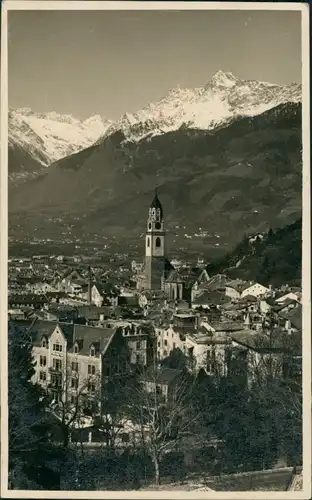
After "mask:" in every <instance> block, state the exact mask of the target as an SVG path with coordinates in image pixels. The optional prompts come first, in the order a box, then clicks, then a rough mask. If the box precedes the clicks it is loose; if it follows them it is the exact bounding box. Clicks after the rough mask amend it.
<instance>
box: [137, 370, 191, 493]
mask: <svg viewBox="0 0 312 500" xmlns="http://www.w3.org/2000/svg"><path fill="white" fill-rule="evenodd" d="M161 369H162V368H161V367H158V366H156V364H154V365H153V366H152V367H150V368H149V378H148V382H147V384H145V383H144V382H143V383H142V386H141V388H140V389H139V390H138V391H136V394H135V395H134V396H135V410H136V411H135V415H134V418H135V421H136V422H137V423H138V424H139V426H140V429H141V445H142V447H143V448H144V449H145V450H146V452H147V453H148V455H149V456H150V457H151V460H152V462H153V464H154V471H155V484H156V486H158V485H159V484H160V464H161V460H162V458H163V457H164V455H165V454H166V453H168V452H170V451H173V450H174V449H176V447H177V444H178V442H179V441H180V440H181V439H182V437H183V434H185V432H186V431H188V430H189V429H190V427H191V426H192V424H193V423H195V421H196V420H197V419H198V414H195V415H194V414H193V413H192V411H191V404H190V403H191V396H192V391H193V387H194V385H193V381H191V379H190V378H189V377H188V376H187V375H186V374H184V373H183V372H181V375H180V377H179V378H178V379H177V380H176V381H174V383H172V384H171V385H169V386H167V391H165V392H166V393H163V392H161V382H160V380H159V374H160V371H161Z"/></svg>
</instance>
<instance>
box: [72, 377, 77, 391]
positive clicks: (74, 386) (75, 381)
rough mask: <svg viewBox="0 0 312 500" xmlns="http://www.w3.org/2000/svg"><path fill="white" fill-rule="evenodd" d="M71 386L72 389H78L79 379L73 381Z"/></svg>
mask: <svg viewBox="0 0 312 500" xmlns="http://www.w3.org/2000/svg"><path fill="white" fill-rule="evenodd" d="M71 386H72V389H78V379H77V378H72V379H71Z"/></svg>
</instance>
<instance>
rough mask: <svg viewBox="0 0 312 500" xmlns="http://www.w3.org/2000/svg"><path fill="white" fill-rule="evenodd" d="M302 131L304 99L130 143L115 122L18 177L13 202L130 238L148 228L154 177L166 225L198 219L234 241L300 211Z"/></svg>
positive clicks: (18, 209)
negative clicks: (90, 141)
mask: <svg viewBox="0 0 312 500" xmlns="http://www.w3.org/2000/svg"><path fill="white" fill-rule="evenodd" d="M301 139H302V138H301V104H300V103H283V104H281V105H279V106H277V107H275V108H273V109H270V110H268V111H266V112H265V113H262V114H261V115H258V116H255V117H239V118H236V119H232V120H231V121H230V122H229V123H228V124H227V126H226V127H222V126H220V127H219V128H216V129H215V130H211V131H207V130H197V129H194V128H191V129H189V128H188V127H180V128H179V129H178V130H176V131H171V132H168V133H166V134H162V135H157V136H154V137H152V138H148V139H146V138H143V139H141V140H139V141H133V142H130V141H125V136H124V134H123V132H122V131H120V130H118V131H116V132H114V134H111V135H110V136H108V137H107V138H106V139H104V140H102V141H101V142H100V143H97V144H96V145H93V146H90V147H89V148H87V149H86V150H83V151H81V152H78V153H76V154H74V155H72V156H70V157H67V158H65V159H62V160H60V161H59V162H57V163H54V164H53V165H51V166H50V167H49V169H45V170H44V173H43V174H41V175H40V176H39V177H38V178H37V179H34V180H31V181H29V182H26V183H24V184H23V186H18V188H16V187H15V188H14V186H12V187H11V189H10V193H9V204H10V205H9V208H10V212H11V214H14V213H15V214H18V213H32V214H34V215H35V216H36V217H38V220H39V219H40V217H42V216H43V214H48V215H49V216H55V217H56V216H58V215H59V214H66V217H67V218H68V220H73V219H75V221H76V222H75V227H76V234H85V232H86V231H88V232H93V233H102V234H104V233H107V234H111V235H113V234H116V235H117V236H118V235H123V236H122V237H125V238H127V237H129V235H130V234H132V233H133V234H135V235H137V236H138V235H139V234H140V233H141V231H142V230H143V231H144V227H145V218H146V210H147V209H148V206H149V203H150V200H151V197H152V193H153V190H154V187H155V186H156V185H157V186H158V188H159V191H160V196H161V199H162V203H163V204H164V207H165V213H166V224H167V226H168V229H170V230H171V229H172V228H174V227H175V226H176V225H179V226H181V227H182V226H185V227H186V229H185V233H187V232H188V233H189V234H194V233H195V231H197V230H198V227H202V228H205V229H207V231H208V232H210V233H213V232H216V233H219V234H220V236H221V239H220V244H222V241H226V240H227V239H228V240H229V242H233V241H237V239H238V238H239V237H241V235H242V233H244V232H246V231H247V232H252V231H254V230H256V231H263V230H265V229H266V228H268V227H270V226H280V225H282V224H284V223H289V222H291V221H292V220H294V219H296V218H298V216H299V215H300V212H301V178H302V175H301V166H302V160H301V147H302V144H301ZM69 194H70V195H69ZM273 207H274V210H272V208H273ZM182 236H183V235H182ZM182 239H183V238H182Z"/></svg>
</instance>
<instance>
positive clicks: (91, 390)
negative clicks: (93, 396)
mask: <svg viewBox="0 0 312 500" xmlns="http://www.w3.org/2000/svg"><path fill="white" fill-rule="evenodd" d="M88 391H89V392H95V384H94V383H90V382H89V383H88Z"/></svg>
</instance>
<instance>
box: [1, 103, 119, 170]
mask: <svg viewBox="0 0 312 500" xmlns="http://www.w3.org/2000/svg"><path fill="white" fill-rule="evenodd" d="M110 125H111V121H110V120H105V119H103V118H102V117H101V116H99V115H94V116H91V117H90V118H88V119H87V120H79V119H77V118H74V117H73V116H72V115H62V114H60V113H55V112H52V113H35V112H34V111H32V110H31V109H29V108H19V109H10V110H9V116H8V135H9V155H10V157H11V158H10V161H9V166H10V169H9V173H10V175H11V176H12V175H13V179H15V178H17V179H18V178H19V175H17V174H19V173H20V174H21V176H22V177H25V175H27V173H30V174H32V173H33V172H36V171H38V170H41V168H40V165H42V166H43V167H47V166H49V165H50V164H51V163H53V162H55V161H57V160H59V159H61V158H64V157H66V156H69V155H71V154H73V153H76V152H77V151H80V150H81V149H84V148H86V147H88V146H90V145H91V144H94V143H95V142H96V140H97V139H98V138H99V137H101V136H103V135H104V134H105V132H106V129H107V128H108V127H109V126H110ZM21 152H23V153H21ZM21 154H22V155H23V156H24V160H23V159H22V158H21ZM32 160H33V167H31V161H32ZM14 174H15V175H14ZM23 174H24V175H23ZM31 176H32V175H31Z"/></svg>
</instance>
